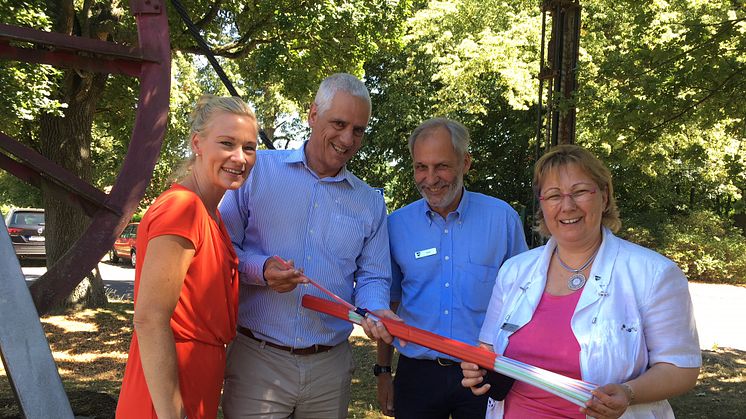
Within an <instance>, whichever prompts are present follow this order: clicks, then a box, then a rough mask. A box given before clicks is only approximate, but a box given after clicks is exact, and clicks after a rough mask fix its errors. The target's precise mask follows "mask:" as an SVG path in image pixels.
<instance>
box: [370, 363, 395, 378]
mask: <svg viewBox="0 0 746 419" xmlns="http://www.w3.org/2000/svg"><path fill="white" fill-rule="evenodd" d="M381 374H391V366H390V365H378V364H373V375H375V376H376V377H378V376H379V375H381Z"/></svg>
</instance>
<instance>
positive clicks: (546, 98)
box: [537, 0, 581, 149]
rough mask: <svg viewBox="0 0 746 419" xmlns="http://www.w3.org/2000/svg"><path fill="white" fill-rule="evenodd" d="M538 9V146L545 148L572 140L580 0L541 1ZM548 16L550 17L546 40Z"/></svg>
mask: <svg viewBox="0 0 746 419" xmlns="http://www.w3.org/2000/svg"><path fill="white" fill-rule="evenodd" d="M541 10H542V22H541V68H540V71H539V110H538V116H537V143H538V145H537V147H539V145H543V148H544V149H547V148H549V147H551V146H553V145H557V144H573V143H575V102H574V98H573V93H574V92H575V89H576V88H577V70H578V48H579V46H580V11H581V7H580V1H579V0H544V2H543V3H542V8H541ZM547 15H549V18H550V19H551V24H550V32H549V42H548V43H547V42H546V35H547ZM544 103H546V107H543V104H544Z"/></svg>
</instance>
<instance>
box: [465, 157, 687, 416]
mask: <svg viewBox="0 0 746 419" xmlns="http://www.w3.org/2000/svg"><path fill="white" fill-rule="evenodd" d="M533 184H534V192H535V193H536V194H537V195H538V197H539V201H540V209H539V211H538V213H537V220H539V226H538V227H539V231H540V232H541V233H542V234H543V235H545V236H549V237H550V240H549V242H548V243H547V244H546V245H544V246H542V247H539V248H536V249H533V250H531V251H529V252H525V253H522V254H520V255H518V256H516V257H514V258H512V259H510V260H508V261H507V262H505V264H504V265H503V266H502V268H501V269H500V272H499V274H498V278H497V282H496V284H495V287H494V290H493V292H492V299H491V301H490V305H489V308H488V310H487V317H486V318H485V322H484V325H483V326H482V330H481V333H480V341H481V342H482V343H483V345H484V346H485V347H488V348H489V349H492V350H494V351H495V352H497V353H498V354H503V355H505V356H508V357H511V358H514V359H517V360H519V361H523V362H526V363H529V364H532V365H535V366H538V367H541V368H545V369H548V370H551V371H555V372H558V373H560V374H563V375H566V376H569V377H573V378H577V379H583V380H585V381H588V382H592V383H596V384H598V385H599V387H598V388H597V389H596V390H594V391H593V398H592V399H591V400H589V401H588V402H587V403H586V407H585V408H580V409H579V408H578V407H577V406H575V405H573V404H571V403H569V402H567V401H565V400H563V399H561V398H559V397H557V396H554V395H551V394H549V393H547V392H544V391H542V390H540V389H538V388H536V387H532V386H530V385H528V384H525V383H522V382H519V381H516V382H515V383H514V384H513V387H512V388H511V390H510V392H509V393H508V395H507V397H506V398H505V400H504V401H500V402H495V401H492V400H491V401H490V406H489V408H488V410H487V417H488V418H507V419H511V418H523V417H531V418H556V417H579V418H582V417H585V415H587V416H590V417H595V418H617V417H625V418H669V417H671V418H672V417H673V412H672V410H671V407H670V405H669V404H668V402H667V401H666V399H667V398H669V397H673V396H676V395H679V394H682V393H684V392H686V391H688V390H690V389H691V388H693V387H694V385H695V384H696V381H697V377H698V376H699V367H700V366H701V364H702V359H701V353H700V350H699V342H698V338H697V329H696V326H695V323H694V316H693V311H692V303H691V298H690V296H689V288H688V284H687V280H686V277H685V276H684V274H683V273H682V272H681V270H680V269H679V268H678V267H677V266H676V265H675V264H674V263H673V262H672V261H670V260H669V259H667V258H665V257H664V256H661V255H660V254H658V253H656V252H654V251H652V250H649V249H646V248H643V247H640V246H637V245H635V244H632V243H630V242H627V241H625V240H622V239H620V238H618V237H616V236H614V234H613V232H614V231H616V230H618V229H619V227H620V224H621V223H620V221H619V212H618V209H617V206H616V203H615V201H614V197H613V186H612V183H611V174H610V172H609V170H608V169H607V168H606V167H605V166H604V164H603V163H602V162H601V161H600V160H598V159H597V158H596V157H595V156H593V155H592V154H591V153H590V152H588V151H586V150H584V149H582V148H580V147H578V146H574V145H561V146H558V147H555V148H554V149H552V150H550V151H549V152H548V153H546V154H545V155H544V156H542V158H541V159H539V161H538V162H537V163H536V167H535V169H534V179H533ZM462 369H463V371H464V380H463V385H464V386H466V387H471V388H472V391H473V392H474V393H475V394H483V393H485V392H487V390H488V388H489V386H488V385H484V386H482V387H476V386H478V385H480V383H481V382H482V381H483V376H484V374H485V371H484V370H480V369H479V368H478V367H477V366H476V365H475V364H471V363H462Z"/></svg>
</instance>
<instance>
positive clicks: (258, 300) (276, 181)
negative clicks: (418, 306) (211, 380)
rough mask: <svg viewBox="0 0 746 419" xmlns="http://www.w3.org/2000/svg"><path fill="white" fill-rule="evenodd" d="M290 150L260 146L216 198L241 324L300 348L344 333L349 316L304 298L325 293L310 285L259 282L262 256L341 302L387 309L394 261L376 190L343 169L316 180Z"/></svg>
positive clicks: (302, 157) (303, 160)
mask: <svg viewBox="0 0 746 419" xmlns="http://www.w3.org/2000/svg"><path fill="white" fill-rule="evenodd" d="M305 144H306V143H304V144H303V146H302V147H301V148H299V149H297V150H260V151H259V152H257V158H256V164H255V165H254V168H253V169H252V171H251V174H250V175H249V178H248V179H247V180H246V182H245V183H244V184H243V186H241V188H240V189H238V190H235V191H228V192H227V193H226V194H225V197H224V198H223V201H222V202H221V204H220V214H221V215H222V217H223V221H224V222H225V225H226V228H227V230H228V233H229V234H230V235H231V240H232V241H233V245H234V247H235V249H236V253H237V254H238V257H239V265H238V270H239V272H240V273H239V278H240V279H241V287H240V289H239V301H240V303H239V309H238V323H239V324H240V325H241V326H243V327H246V328H249V329H251V330H252V332H253V333H254V335H255V336H257V337H259V338H261V339H264V340H267V341H270V342H273V343H277V344H280V345H284V346H290V347H294V348H305V347H309V346H312V345H337V344H339V343H341V342H343V341H345V340H346V339H347V338H348V337H349V335H350V332H351V331H352V324H350V323H349V322H346V321H344V320H341V319H335V318H333V317H331V316H328V315H326V314H321V313H318V312H316V311H313V310H309V309H307V308H304V307H302V306H301V301H302V298H303V296H304V295H305V294H311V295H315V296H318V297H322V298H325V299H329V297H327V296H326V295H325V294H323V293H322V292H321V291H319V290H317V289H316V288H315V287H314V286H313V285H311V284H303V285H299V286H297V287H296V288H295V289H294V290H292V291H290V292H285V293H280V292H276V291H274V290H272V289H271V288H270V287H268V286H266V283H265V282H264V274H263V266H264V262H265V261H266V260H267V258H268V257H270V256H272V255H278V256H280V257H282V258H285V259H292V260H293V261H294V262H295V266H296V267H297V268H302V269H303V270H304V273H305V274H306V275H307V276H308V277H309V278H312V279H313V280H315V281H316V282H318V283H319V284H320V285H322V286H323V287H325V288H326V289H328V290H329V291H331V292H333V293H335V294H336V295H338V296H339V297H341V298H343V299H344V300H346V301H348V302H350V303H352V304H355V305H358V306H360V307H363V308H367V309H370V310H379V309H382V308H388V299H389V287H390V284H391V283H390V278H391V263H390V260H389V251H388V231H387V228H386V204H385V203H384V201H383V196H381V194H380V193H378V192H376V191H375V190H374V189H373V188H371V187H370V186H368V185H367V184H366V183H365V182H363V181H362V180H360V179H359V178H357V177H356V176H355V175H353V174H352V173H350V172H349V171H348V170H347V168H346V167H343V168H342V170H341V171H340V172H339V173H338V174H337V175H336V176H334V177H327V178H323V179H319V177H318V176H317V175H316V173H315V172H314V171H313V170H311V169H310V168H309V167H308V164H307V161H306V156H305V152H304V150H305Z"/></svg>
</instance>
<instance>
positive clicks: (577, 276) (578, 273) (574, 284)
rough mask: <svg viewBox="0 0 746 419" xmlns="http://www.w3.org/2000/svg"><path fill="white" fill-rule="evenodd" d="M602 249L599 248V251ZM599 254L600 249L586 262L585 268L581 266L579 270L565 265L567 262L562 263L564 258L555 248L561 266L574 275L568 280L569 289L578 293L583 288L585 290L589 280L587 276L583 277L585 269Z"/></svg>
mask: <svg viewBox="0 0 746 419" xmlns="http://www.w3.org/2000/svg"><path fill="white" fill-rule="evenodd" d="M600 248H601V247H600V246H599V249H600ZM597 253H598V249H596V251H595V252H593V254H592V255H591V257H590V258H589V259H588V260H587V261H585V263H584V264H583V266H581V267H580V268H578V269H573V268H571V267H569V266H567V265H566V264H565V262H563V261H562V258H561V257H560V255H559V253H558V252H557V248H556V247H555V248H554V254H555V255H557V261H558V262H559V264H560V266H562V268H564V269H565V270H566V271H567V272H571V273H572V275H570V278H569V279H568V280H567V288H570V290H571V291H577V290H579V289H581V288H583V285H585V282H586V281H587V280H588V279H587V278H586V277H585V275H583V269H585V268H587V267H588V265H590V264H591V262H593V259H595V258H596V254H597Z"/></svg>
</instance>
